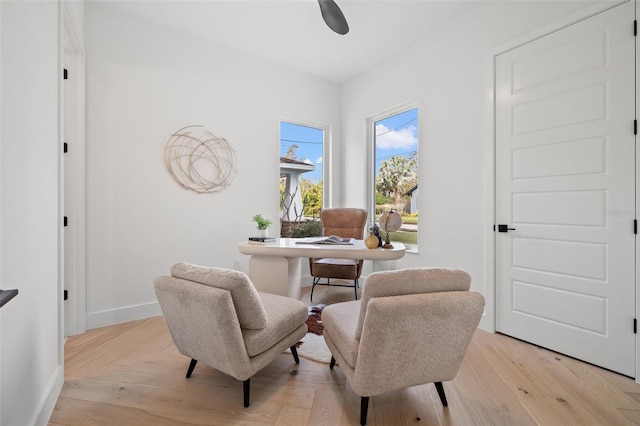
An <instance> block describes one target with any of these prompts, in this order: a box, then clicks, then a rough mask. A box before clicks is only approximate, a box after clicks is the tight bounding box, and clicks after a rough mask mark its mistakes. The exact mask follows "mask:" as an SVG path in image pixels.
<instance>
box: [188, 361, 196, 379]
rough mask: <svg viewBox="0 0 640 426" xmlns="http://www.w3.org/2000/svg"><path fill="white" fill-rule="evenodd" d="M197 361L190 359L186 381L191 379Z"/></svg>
mask: <svg viewBox="0 0 640 426" xmlns="http://www.w3.org/2000/svg"><path fill="white" fill-rule="evenodd" d="M197 363H198V360H195V359H193V358H191V363H190V364H189V369H188V370H187V379H188V378H189V377H191V373H193V369H194V368H196V364H197Z"/></svg>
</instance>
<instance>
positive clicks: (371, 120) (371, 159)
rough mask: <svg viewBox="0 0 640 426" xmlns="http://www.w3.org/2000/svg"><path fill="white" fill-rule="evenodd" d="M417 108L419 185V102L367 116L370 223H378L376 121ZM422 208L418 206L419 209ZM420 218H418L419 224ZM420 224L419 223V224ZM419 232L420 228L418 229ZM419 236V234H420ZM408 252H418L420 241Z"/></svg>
mask: <svg viewBox="0 0 640 426" xmlns="http://www.w3.org/2000/svg"><path fill="white" fill-rule="evenodd" d="M412 109H415V110H416V117H417V120H416V126H417V128H418V146H417V147H416V150H417V156H416V162H417V170H418V185H419V182H420V124H419V123H420V108H419V107H418V103H417V102H407V103H403V104H400V105H397V106H395V107H392V108H389V109H386V110H384V111H382V112H379V113H377V114H375V115H372V116H370V117H368V118H367V120H366V121H367V200H368V201H367V208H368V210H369V212H370V218H371V222H370V224H369V225H373V224H374V223H377V217H376V216H375V215H376V123H377V122H379V121H382V120H384V119H386V118H389V117H392V116H394V115H398V114H402V113H404V112H407V111H409V110H412ZM419 210H420V209H419V208H418V211H419ZM419 221H420V219H418V224H419ZM418 226H419V225H418ZM417 232H418V233H419V230H418V231H417ZM418 236H419V234H418ZM405 246H406V248H407V252H411V253H418V251H419V246H420V241H419V238H418V241H417V242H416V244H415V245H413V244H411V245H406V244H405Z"/></svg>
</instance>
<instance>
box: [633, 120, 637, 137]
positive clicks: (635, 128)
mask: <svg viewBox="0 0 640 426" xmlns="http://www.w3.org/2000/svg"><path fill="white" fill-rule="evenodd" d="M633 134H634V135H637V134H638V120H633Z"/></svg>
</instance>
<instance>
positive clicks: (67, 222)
mask: <svg viewBox="0 0 640 426" xmlns="http://www.w3.org/2000/svg"><path fill="white" fill-rule="evenodd" d="M68 224H69V220H68V219H67V216H65V217H64V220H63V225H64V226H67V225H68Z"/></svg>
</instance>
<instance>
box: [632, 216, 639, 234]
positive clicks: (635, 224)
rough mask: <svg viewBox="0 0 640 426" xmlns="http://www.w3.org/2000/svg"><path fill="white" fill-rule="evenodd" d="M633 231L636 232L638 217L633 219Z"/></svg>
mask: <svg viewBox="0 0 640 426" xmlns="http://www.w3.org/2000/svg"><path fill="white" fill-rule="evenodd" d="M633 233H634V234H638V219H633Z"/></svg>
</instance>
